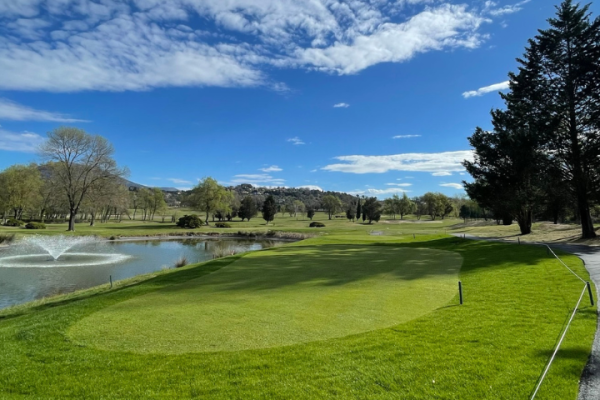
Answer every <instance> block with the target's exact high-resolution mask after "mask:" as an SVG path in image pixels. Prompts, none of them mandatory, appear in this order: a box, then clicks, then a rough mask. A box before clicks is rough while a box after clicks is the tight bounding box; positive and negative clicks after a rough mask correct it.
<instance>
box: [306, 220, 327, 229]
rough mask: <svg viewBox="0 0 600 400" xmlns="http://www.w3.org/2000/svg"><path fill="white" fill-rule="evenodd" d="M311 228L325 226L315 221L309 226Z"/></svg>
mask: <svg viewBox="0 0 600 400" xmlns="http://www.w3.org/2000/svg"><path fill="white" fill-rule="evenodd" d="M309 226H310V227H311V228H325V224H324V223H322V222H317V221H313V222H311V223H310V225H309Z"/></svg>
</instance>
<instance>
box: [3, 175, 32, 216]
mask: <svg viewBox="0 0 600 400" xmlns="http://www.w3.org/2000/svg"><path fill="white" fill-rule="evenodd" d="M41 188H42V179H41V176H40V171H39V169H38V167H37V165H35V164H31V165H13V166H12V167H9V168H7V169H5V170H4V171H2V173H0V206H2V209H3V214H4V215H5V217H6V215H7V212H6V211H7V210H10V211H11V212H12V215H13V217H14V218H15V219H21V218H22V217H23V212H24V211H26V210H30V211H31V210H33V209H34V208H36V207H37V206H38V204H39V202H40V200H41V196H40V190H41ZM36 213H37V212H36Z"/></svg>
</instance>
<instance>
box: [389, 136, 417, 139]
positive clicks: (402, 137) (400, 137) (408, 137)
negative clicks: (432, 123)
mask: <svg viewBox="0 0 600 400" xmlns="http://www.w3.org/2000/svg"><path fill="white" fill-rule="evenodd" d="M416 137H421V135H396V136H392V139H410V138H416Z"/></svg>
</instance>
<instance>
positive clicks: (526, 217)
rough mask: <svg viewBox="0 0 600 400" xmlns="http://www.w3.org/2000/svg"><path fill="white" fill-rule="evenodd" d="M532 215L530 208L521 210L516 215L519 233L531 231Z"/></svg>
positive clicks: (524, 233) (527, 233) (526, 233)
mask: <svg viewBox="0 0 600 400" xmlns="http://www.w3.org/2000/svg"><path fill="white" fill-rule="evenodd" d="M532 217H533V215H532V212H531V210H527V211H522V212H520V213H519V215H518V216H517V222H518V224H519V229H520V230H521V235H529V234H530V233H531V224H532V221H533V218H532Z"/></svg>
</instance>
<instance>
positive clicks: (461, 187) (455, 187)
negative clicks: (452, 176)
mask: <svg viewBox="0 0 600 400" xmlns="http://www.w3.org/2000/svg"><path fill="white" fill-rule="evenodd" d="M440 186H443V187H450V188H453V189H464V186H463V185H462V184H460V183H440Z"/></svg>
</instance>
